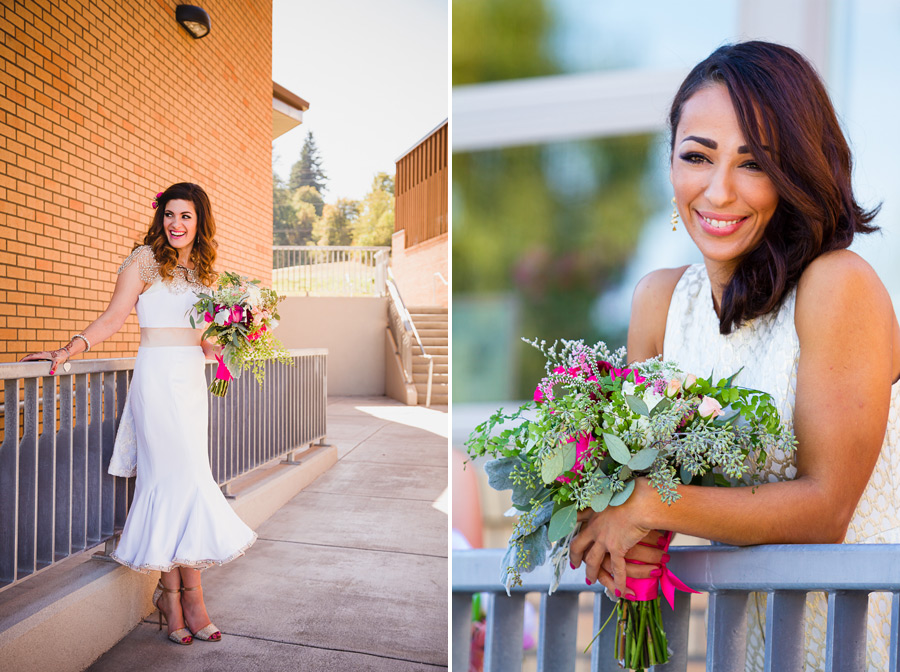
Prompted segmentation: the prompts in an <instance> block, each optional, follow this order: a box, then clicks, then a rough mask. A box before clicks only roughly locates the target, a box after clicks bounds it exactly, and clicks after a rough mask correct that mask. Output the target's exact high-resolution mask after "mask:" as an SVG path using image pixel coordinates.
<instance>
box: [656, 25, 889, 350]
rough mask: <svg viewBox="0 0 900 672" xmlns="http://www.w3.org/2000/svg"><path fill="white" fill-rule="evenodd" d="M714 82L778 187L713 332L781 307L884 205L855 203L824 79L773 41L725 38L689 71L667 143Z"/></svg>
mask: <svg viewBox="0 0 900 672" xmlns="http://www.w3.org/2000/svg"><path fill="white" fill-rule="evenodd" d="M715 84H721V85H723V86H724V87H725V88H726V89H728V94H729V95H730V97H731V102H732V104H733V105H734V110H735V114H736V115H737V119H738V123H739V124H740V127H741V130H742V131H743V133H744V139H745V140H746V142H747V144H748V145H749V146H750V150H751V152H752V154H753V157H754V159H755V160H756V162H757V163H758V164H759V166H760V168H761V169H762V170H763V172H765V173H766V174H767V175H768V176H769V178H770V179H771V180H772V183H773V184H774V185H775V189H776V190H777V192H778V205H777V207H776V209H775V213H774V214H773V215H772V219H771V220H770V221H769V223H768V225H767V226H766V230H765V233H764V234H763V237H762V240H761V241H760V242H759V244H758V245H757V246H756V247H755V248H754V249H753V250H751V251H750V252H749V253H747V254H746V255H745V256H744V257H743V258H742V259H740V260H739V262H738V265H737V267H736V269H735V271H734V275H733V276H732V277H731V280H730V281H729V283H728V285H727V286H726V287H725V291H724V292H723V294H722V305H721V306H720V308H719V331H720V332H721V333H722V334H729V333H731V331H732V330H733V329H736V328H738V327H740V326H741V325H742V324H743V323H744V322H745V321H747V320H751V319H753V318H755V317H759V316H760V315H764V314H766V313H768V312H770V311H772V310H774V309H776V308H778V306H780V305H781V303H782V301H783V300H784V297H785V295H786V294H787V293H788V292H789V291H790V290H791V289H792V288H793V287H795V286H796V284H797V282H798V281H799V280H800V276H801V274H802V273H803V271H804V270H805V269H806V267H807V266H809V264H810V263H811V262H812V261H813V259H815V258H816V257H818V256H819V255H821V254H823V253H825V252H829V251H831V250H839V249H844V248H846V247H848V246H849V245H850V243H851V242H853V235H854V234H855V233H871V232H873V231H877V230H878V227H876V226H870V225H869V223H870V222H871V221H872V220H873V219H874V217H875V215H876V214H878V209H879V207H880V206H879V207H875V208H873V209H872V210H863V209H862V208H861V207H860V205H859V204H858V203H857V202H856V199H855V197H854V196H853V188H852V185H851V171H852V159H851V157H850V148H849V147H848V145H847V140H846V139H845V138H844V134H843V132H842V131H841V127H840V124H839V123H838V120H837V115H836V114H835V112H834V108H833V107H832V105H831V100H830V99H829V98H828V93H827V92H826V91H825V86H824V85H823V84H822V81H821V79H819V76H818V74H817V73H816V71H815V69H814V68H813V67H812V65H810V63H809V62H808V61H807V60H806V59H805V58H803V56H801V55H800V54H798V53H797V52H796V51H794V50H793V49H790V48H788V47H784V46H781V45H778V44H772V43H770V42H759V41H753V42H741V43H739V44H731V45H725V46H723V47H719V48H718V49H716V50H715V51H714V52H713V53H712V54H711V55H710V56H709V57H708V58H707V59H706V60H704V61H703V62H701V63H699V64H698V65H697V66H696V67H694V69H693V70H691V72H690V74H689V75H688V76H687V78H686V79H685V80H684V82H683V83H682V84H681V88H680V89H678V93H677V94H676V95H675V100H674V101H672V109H671V110H670V112H669V129H670V131H671V134H672V140H671V142H672V150H673V151H674V146H675V132H676V130H677V129H678V122H679V120H680V119H681V112H682V109H683V108H684V104H685V103H686V102H687V101H688V99H689V98H690V97H691V96H693V95H694V94H695V93H697V92H698V91H699V90H701V89H703V88H705V87H708V86H711V85H715Z"/></svg>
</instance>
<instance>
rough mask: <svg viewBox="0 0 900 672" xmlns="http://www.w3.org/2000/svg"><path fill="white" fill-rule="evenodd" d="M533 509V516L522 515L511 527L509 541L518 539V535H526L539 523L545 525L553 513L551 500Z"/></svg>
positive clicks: (538, 525) (536, 527) (537, 526)
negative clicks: (511, 531)
mask: <svg viewBox="0 0 900 672" xmlns="http://www.w3.org/2000/svg"><path fill="white" fill-rule="evenodd" d="M534 511H535V512H534V515H533V516H522V517H520V518H519V522H518V523H516V526H515V527H514V528H513V533H512V536H510V538H509V540H510V541H513V540H515V539H518V538H519V537H526V536H528V535H529V534H531V533H532V532H534V531H535V530H536V529H538V528H539V527H540V526H541V525H546V524H547V523H548V522H549V521H550V517H551V516H552V514H553V502H552V501H548V502H544V503H543V504H541V505H540V506H539V507H537V508H536V509H535V510H534Z"/></svg>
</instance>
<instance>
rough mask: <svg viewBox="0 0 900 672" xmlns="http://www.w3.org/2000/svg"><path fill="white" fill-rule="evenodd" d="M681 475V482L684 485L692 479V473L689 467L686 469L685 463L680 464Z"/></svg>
mask: <svg viewBox="0 0 900 672" xmlns="http://www.w3.org/2000/svg"><path fill="white" fill-rule="evenodd" d="M679 476H680V477H681V482H682V483H683V484H684V485H689V484H690V482H691V481H692V480H694V474H693V473H691V471H690V469H688V468H687V467H686V466H685V465H683V464H682V465H681V472H680V474H679Z"/></svg>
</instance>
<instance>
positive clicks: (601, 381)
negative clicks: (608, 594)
mask: <svg viewBox="0 0 900 672" xmlns="http://www.w3.org/2000/svg"><path fill="white" fill-rule="evenodd" d="M526 342H528V343H530V344H531V345H533V346H534V347H536V348H538V349H540V350H541V352H542V353H543V354H544V356H545V357H546V359H547V363H546V370H547V375H546V376H545V377H544V378H543V380H541V382H540V384H539V385H538V387H537V389H536V390H535V392H534V400H533V401H531V402H528V403H526V404H524V405H523V406H521V407H520V408H519V409H517V410H515V411H514V412H512V413H509V414H505V413H504V412H503V409H500V410H499V411H497V412H496V413H494V415H492V416H491V417H490V419H489V420H487V421H486V422H484V423H482V424H480V425H479V426H478V427H476V429H475V431H474V432H473V433H472V435H471V436H470V437H469V440H468V441H467V442H466V447H467V449H468V453H469V456H470V457H472V458H474V457H478V456H482V455H491V456H493V457H495V458H496V459H494V460H492V461H490V462H488V463H486V465H485V471H486V472H487V475H488V483H489V484H490V486H491V487H492V488H494V489H496V490H509V489H512V502H513V506H514V510H515V511H517V512H518V513H519V520H518V522H517V524H516V526H515V528H514V530H513V534H512V537H511V538H510V540H509V547H508V550H507V552H506V556H505V557H504V562H503V567H502V570H501V576H500V581H501V582H502V583H504V584H505V586H506V589H507V592H509V589H510V587H511V586H514V585H521V583H522V581H521V573H522V572H530V571H532V570H533V569H535V568H536V567H538V566H541V565H543V564H545V563H546V562H548V561H549V562H550V564H551V566H552V568H553V581H552V583H551V586H550V593H553V591H554V590H555V589H556V588H557V587H558V585H559V581H560V577H561V575H562V573H563V570H564V568H565V566H566V564H567V563H568V557H569V545H570V543H571V541H572V538H573V537H574V536H575V534H576V533H577V530H578V524H577V522H576V516H577V513H578V511H583V510H585V509H588V508H590V509H593V510H594V511H597V512H600V511H603V510H604V509H605V508H606V507H608V506H619V505H621V504H622V503H624V502H625V501H626V500H627V499H628V498H629V497H630V496H631V493H632V491H633V490H634V485H635V481H634V479H635V478H636V477H638V476H646V477H647V478H648V479H649V482H650V484H651V485H652V486H653V487H654V488H655V489H656V490H657V492H658V493H659V495H660V497H661V499H662V501H664V502H666V503H667V504H669V505H672V504H674V503H675V502H677V500H678V499H679V498H680V495H679V494H678V486H679V485H680V484H695V485H697V484H700V485H720V486H727V485H730V483H731V481H737V480H738V479H743V478H746V479H747V480H749V482H750V483H755V482H757V476H756V466H758V465H761V464H763V463H764V462H765V460H766V456H767V454H768V453H770V452H771V451H773V450H776V449H780V450H783V451H785V452H790V451H792V450H793V449H794V447H795V445H796V439H794V437H793V434H792V433H791V432H790V431H789V430H788V429H787V428H786V427H784V426H783V425H782V423H781V421H780V418H779V416H778V411H777V409H776V408H775V406H774V404H773V403H772V400H771V397H769V396H768V395H767V394H764V393H762V392H759V391H756V390H749V389H744V388H740V387H736V386H735V385H734V379H735V377H736V376H737V375H738V374H737V373H735V374H734V375H732V376H730V377H728V378H724V379H722V380H719V381H718V382H716V383H715V384H714V383H713V382H712V378H711V377H710V379H704V378H698V377H696V376H694V375H691V374H685V373H684V372H682V371H681V370H680V369H679V368H678V366H677V365H676V364H675V363H674V362H670V361H663V360H661V359H660V358H654V359H651V360H648V361H646V362H641V363H638V364H633V365H632V366H631V367H630V368H626V367H625V349H624V348H621V349H619V350H617V351H616V352H610V351H609V349H608V347H607V346H606V344H605V343H603V342H599V343H597V344H596V345H593V346H589V345H586V344H585V343H584V342H583V341H561V342H556V343H554V344H553V346H552V347H549V348H548V347H546V343H545V342H543V341H542V342H540V343H537V342H531V341H526ZM738 373H739V372H738ZM526 414H527V415H528V416H529V417H533V418H534V419H526V417H525V415H526ZM506 424H512V425H513V426H512V427H510V428H507V429H503V430H502V431H500V432H499V433H498V432H495V428H497V427H498V426H499V425H506ZM729 479H731V480H729ZM671 536H672V535H671V533H668V532H667V533H665V534H664V537H663V539H664V541H663V543H664V544H665V545H666V547H668V543H669V542H670V541H671ZM627 584H628V587H629V588H630V589H632V590H633V591H634V593H635V595H636V600H635V601H633V602H632V601H626V600H620V601H619V603H618V605H617V609H616V612H617V614H618V617H619V618H618V623H617V631H616V632H617V637H616V652H615V653H616V658H617V659H619V661H620V663H622V664H623V665H624V666H625V667H629V668H632V669H637V670H642V669H644V668H646V667H648V666H651V665H660V664H663V663H665V662H667V661H668V657H669V653H668V646H667V642H666V636H665V632H664V631H663V627H662V616H661V612H660V605H659V597H658V589H659V587H662V590H663V593H664V595H665V596H666V598H667V600H668V602H669V604H670V606H671V605H672V599H673V596H674V591H675V589H676V588H679V589H681V590H690V589H689V588H688V587H687V586H685V585H684V584H683V583H681V582H680V581H679V580H678V579H677V578H676V577H674V576H673V575H672V574H671V572H669V571H668V570H667V569H666V567H665V564H664V565H663V567H662V576H661V577H660V578H658V579H657V578H652V579H631V578H629V579H628V581H627Z"/></svg>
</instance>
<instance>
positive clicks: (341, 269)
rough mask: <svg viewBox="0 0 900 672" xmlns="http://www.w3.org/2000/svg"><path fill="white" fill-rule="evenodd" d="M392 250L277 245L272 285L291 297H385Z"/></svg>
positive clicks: (274, 253) (273, 253) (274, 251)
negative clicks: (385, 283) (385, 282)
mask: <svg viewBox="0 0 900 672" xmlns="http://www.w3.org/2000/svg"><path fill="white" fill-rule="evenodd" d="M390 249H391V248H389V247H374V246H373V247H362V246H360V247H353V246H329V247H314V246H306V247H304V246H299V245H298V246H291V245H274V246H273V247H272V269H273V270H272V288H273V289H274V290H275V291H277V292H278V293H279V294H285V295H288V296H384V291H385V286H384V281H385V278H386V277H387V272H386V270H385V269H386V268H387V263H388V259H389V252H390ZM380 253H383V254H380Z"/></svg>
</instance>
